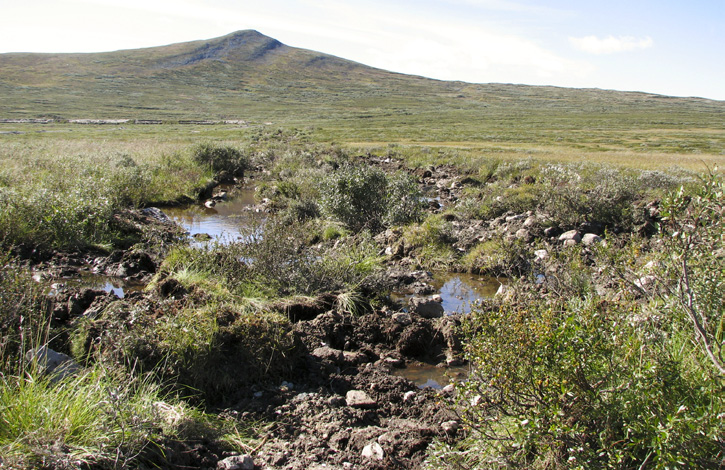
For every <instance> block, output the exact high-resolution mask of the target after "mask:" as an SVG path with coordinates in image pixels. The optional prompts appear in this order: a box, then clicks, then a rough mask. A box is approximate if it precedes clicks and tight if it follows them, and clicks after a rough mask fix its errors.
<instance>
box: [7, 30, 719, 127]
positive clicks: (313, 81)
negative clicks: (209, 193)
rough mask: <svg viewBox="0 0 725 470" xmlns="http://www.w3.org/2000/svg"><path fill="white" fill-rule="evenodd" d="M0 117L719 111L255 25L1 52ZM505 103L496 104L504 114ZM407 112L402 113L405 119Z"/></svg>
mask: <svg viewBox="0 0 725 470" xmlns="http://www.w3.org/2000/svg"><path fill="white" fill-rule="evenodd" d="M0 94H1V95H2V97H3V99H2V100H0V119H6V120H7V119H15V120H17V119H43V118H53V119H64V120H69V119H86V120H88V119H94V120H98V119H100V120H104V119H105V120H108V119H131V120H133V119H135V120H150V121H154V120H175V121H180V120H192V121H207V120H229V119H233V120H237V119H244V120H251V121H255V120H257V121H268V120H269V121H277V122H281V121H285V122H295V123H299V122H309V123H311V124H315V123H317V124H319V123H333V124H334V123H336V122H342V121H349V120H355V121H360V122H361V123H363V125H367V124H366V123H367V122H369V121H365V120H366V119H377V118H381V117H383V116H386V115H387V116H390V115H391V114H392V115H400V116H405V115H416V116H418V117H420V118H421V119H431V120H433V121H432V122H434V120H461V119H469V120H476V119H486V118H487V116H492V115H493V114H495V113H494V111H496V113H501V112H505V113H509V114H511V115H515V114H516V113H521V112H527V113H536V114H538V113H542V114H545V115H558V114H562V113H564V114H566V113H577V114H588V113H594V114H596V113H600V114H601V113H605V114H606V113H612V112H619V111H618V110H622V109H629V110H632V109H636V110H638V112H642V113H645V114H647V113H655V114H656V113H663V112H665V113H668V112H669V113H671V112H672V109H673V107H674V108H676V109H677V110H678V111H677V112H678V113H681V112H684V113H693V112H694V113H702V112H707V113H710V112H715V113H722V112H723V109H724V108H725V102H719V101H711V100H705V99H698V98H671V97H665V96H661V95H653V94H648V93H626V92H616V91H605V90H578V89H567V88H558V87H539V86H525V85H507V84H470V83H464V82H445V81H439V80H433V79H427V78H422V77H417V76H410V75H403V74H399V73H393V72H388V71H385V70H380V69H376V68H373V67H368V66H365V65H362V64H359V63H356V62H353V61H349V60H345V59H342V58H339V57H335V56H332V55H328V54H324V53H320V52H315V51H310V50H305V49H299V48H295V47H290V46H287V45H284V44H282V43H281V42H279V41H277V40H276V39H273V38H270V37H267V36H265V35H263V34H261V33H260V32H258V31H254V30H245V31H237V32H234V33H232V34H229V35H226V36H222V37H219V38H214V39H209V40H202V41H192V42H184V43H178V44H171V45H167V46H160V47H151V48H144V49H135V50H121V51H115V52H104V53H90V54H88V53H86V54H28V53H11V54H0ZM502 110H503V111H502ZM404 123H405V120H401V125H403V124H404Z"/></svg>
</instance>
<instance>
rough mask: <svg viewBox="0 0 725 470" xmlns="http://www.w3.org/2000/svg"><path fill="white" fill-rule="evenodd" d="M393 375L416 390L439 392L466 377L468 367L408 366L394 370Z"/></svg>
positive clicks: (422, 364) (421, 364) (416, 364)
mask: <svg viewBox="0 0 725 470" xmlns="http://www.w3.org/2000/svg"><path fill="white" fill-rule="evenodd" d="M392 372H393V374H395V375H398V376H400V377H405V378H406V379H408V380H410V381H411V382H413V383H415V385H417V386H418V388H429V387H430V388H435V389H437V390H440V389H441V388H443V387H445V386H446V385H448V384H450V383H455V382H460V381H462V380H465V379H466V377H468V367H465V366H461V367H436V366H434V365H431V364H426V363H422V362H419V363H415V364H409V365H408V366H407V367H405V368H403V369H394V370H393V371H392Z"/></svg>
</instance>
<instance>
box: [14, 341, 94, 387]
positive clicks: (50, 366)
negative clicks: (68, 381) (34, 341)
mask: <svg viewBox="0 0 725 470" xmlns="http://www.w3.org/2000/svg"><path fill="white" fill-rule="evenodd" d="M25 359H26V360H27V361H28V362H33V361H34V362H36V363H37V365H38V367H39V368H40V370H42V371H43V372H45V373H46V374H53V375H54V380H62V379H64V378H65V377H67V376H69V375H73V374H75V373H76V372H79V371H80V370H81V366H80V365H79V364H78V363H77V362H76V361H75V360H73V358H72V357H70V356H68V355H67V354H63V353H60V352H56V351H53V350H52V349H50V348H47V347H45V346H41V347H39V348H35V349H31V350H29V351H28V352H27V353H26V354H25Z"/></svg>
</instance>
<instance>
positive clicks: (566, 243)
mask: <svg viewBox="0 0 725 470" xmlns="http://www.w3.org/2000/svg"><path fill="white" fill-rule="evenodd" d="M578 244H579V243H578V242H577V241H576V240H564V246H577V245H578Z"/></svg>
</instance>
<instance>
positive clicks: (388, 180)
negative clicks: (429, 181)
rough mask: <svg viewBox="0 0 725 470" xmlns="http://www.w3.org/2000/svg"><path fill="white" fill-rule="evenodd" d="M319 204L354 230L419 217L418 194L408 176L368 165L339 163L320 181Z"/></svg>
mask: <svg viewBox="0 0 725 470" xmlns="http://www.w3.org/2000/svg"><path fill="white" fill-rule="evenodd" d="M320 193H321V198H320V206H321V208H322V211H323V213H325V214H326V215H327V216H328V217H330V218H333V219H335V220H338V221H340V222H342V223H344V224H345V225H347V226H348V227H349V228H350V229H351V230H353V231H354V232H359V231H361V230H362V229H364V228H367V229H370V230H373V231H377V230H379V229H381V228H382V227H383V226H385V225H391V224H404V223H407V222H411V221H414V220H417V219H418V218H420V216H421V214H422V204H423V201H422V197H421V194H420V191H419V190H418V188H417V185H416V184H415V182H414V180H413V179H412V177H410V176H407V175H403V174H397V175H394V176H392V177H388V176H386V174H385V172H383V170H380V169H378V168H374V167H369V166H350V165H347V166H343V167H341V168H340V169H338V170H337V171H335V172H333V173H330V174H329V175H328V176H327V177H326V178H325V179H324V180H323V182H322V188H321V190H320Z"/></svg>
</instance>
